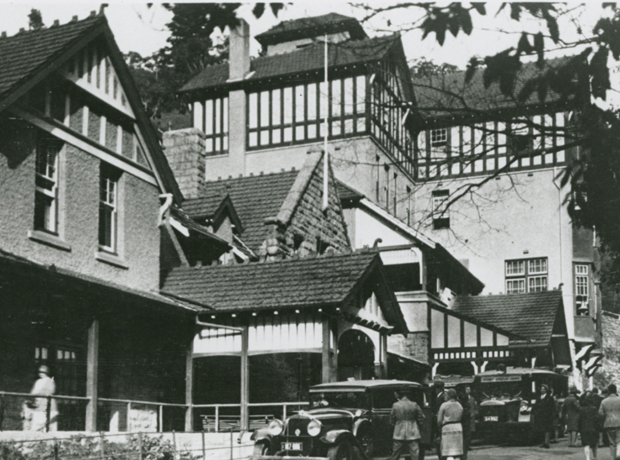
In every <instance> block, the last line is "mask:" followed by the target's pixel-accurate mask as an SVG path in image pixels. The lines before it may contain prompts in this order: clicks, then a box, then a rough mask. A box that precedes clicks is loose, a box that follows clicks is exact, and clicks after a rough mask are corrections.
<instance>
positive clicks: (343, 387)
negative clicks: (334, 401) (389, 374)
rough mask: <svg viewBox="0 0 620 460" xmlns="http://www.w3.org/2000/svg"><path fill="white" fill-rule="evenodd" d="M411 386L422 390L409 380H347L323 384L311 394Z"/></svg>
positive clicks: (312, 388)
mask: <svg viewBox="0 0 620 460" xmlns="http://www.w3.org/2000/svg"><path fill="white" fill-rule="evenodd" d="M401 386H409V387H414V388H422V385H421V384H419V383H417V382H409V381H407V380H347V381H344V382H331V383H321V384H320V385H315V386H313V387H311V388H310V393H324V392H331V391H366V390H367V389H369V388H380V387H386V388H390V387H401Z"/></svg>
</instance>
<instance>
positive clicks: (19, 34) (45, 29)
mask: <svg viewBox="0 0 620 460" xmlns="http://www.w3.org/2000/svg"><path fill="white" fill-rule="evenodd" d="M93 13H94V11H91V14H90V15H89V16H87V17H85V18H84V19H79V20H78V19H77V15H76V16H73V18H72V19H71V20H69V21H68V22H66V23H64V24H60V23H57V21H58V20H54V22H53V23H52V25H51V26H43V27H41V28H39V29H33V30H26V29H25V28H23V27H22V28H20V29H19V31H18V32H15V33H14V34H13V35H2V36H0V41H3V42H4V41H5V40H11V39H15V38H22V37H24V36H26V35H34V34H37V33H43V32H49V31H50V30H54V31H55V30H57V29H59V28H62V27H68V26H72V25H76V24H83V23H85V22H87V21H93V22H96V20H101V19H105V15H104V14H93ZM4 33H5V32H3V34H4Z"/></svg>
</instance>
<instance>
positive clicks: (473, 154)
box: [416, 112, 566, 178]
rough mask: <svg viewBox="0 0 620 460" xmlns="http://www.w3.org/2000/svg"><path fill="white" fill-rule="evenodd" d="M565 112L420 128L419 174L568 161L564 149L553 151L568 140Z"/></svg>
mask: <svg viewBox="0 0 620 460" xmlns="http://www.w3.org/2000/svg"><path fill="white" fill-rule="evenodd" d="M565 116H566V115H565V114H564V113H561V112H560V113H551V114H546V115H533V116H530V117H521V118H515V119H513V120H511V121H509V122H503V121H502V122H499V121H488V122H484V123H476V124H473V125H469V126H452V127H450V128H435V129H429V130H427V131H422V132H420V133H419V134H418V137H417V149H416V155H417V158H416V165H417V176H418V177H420V178H434V177H443V176H458V175H467V174H482V173H486V172H494V171H497V170H500V169H510V170H514V169H521V168H535V167H541V166H543V165H544V166H555V165H557V164H561V163H564V162H565V160H566V155H565V152H564V151H563V150H559V151H557V152H554V151H553V150H555V149H557V148H558V147H561V146H563V145H564V143H565V136H566V127H565ZM549 150H551V152H549Z"/></svg>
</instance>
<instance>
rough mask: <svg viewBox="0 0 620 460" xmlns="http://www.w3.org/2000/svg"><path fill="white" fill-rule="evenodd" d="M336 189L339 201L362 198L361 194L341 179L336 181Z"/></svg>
mask: <svg viewBox="0 0 620 460" xmlns="http://www.w3.org/2000/svg"><path fill="white" fill-rule="evenodd" d="M336 190H337V191H338V198H340V201H346V200H361V199H362V198H364V195H363V194H361V193H360V192H358V191H357V190H355V189H353V188H351V187H349V186H348V185H347V184H345V183H344V182H341V181H338V182H337V184H336Z"/></svg>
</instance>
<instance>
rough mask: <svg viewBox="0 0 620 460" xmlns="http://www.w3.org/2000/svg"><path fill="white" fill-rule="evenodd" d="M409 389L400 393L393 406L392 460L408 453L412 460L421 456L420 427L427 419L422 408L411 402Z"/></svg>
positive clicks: (416, 459) (391, 419) (391, 415)
mask: <svg viewBox="0 0 620 460" xmlns="http://www.w3.org/2000/svg"><path fill="white" fill-rule="evenodd" d="M408 393H409V389H407V388H403V389H401V390H399V391H398V396H399V398H400V399H399V400H398V401H396V402H395V403H394V405H393V406H392V412H391V413H390V422H391V423H392V425H394V435H393V437H392V439H393V441H394V448H393V451H392V456H391V457H390V460H398V459H399V458H400V457H401V455H403V454H405V453H406V452H408V453H409V455H410V456H411V460H418V458H419V454H420V426H421V425H422V423H424V420H425V417H424V413H423V412H422V409H421V408H420V406H418V404H417V403H415V402H414V401H411V400H410V399H409V396H408Z"/></svg>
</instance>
